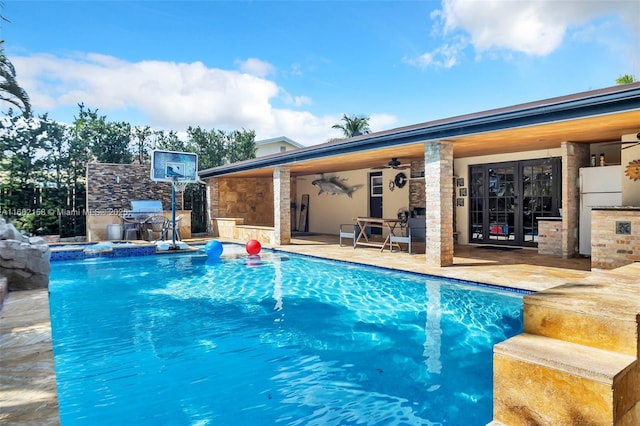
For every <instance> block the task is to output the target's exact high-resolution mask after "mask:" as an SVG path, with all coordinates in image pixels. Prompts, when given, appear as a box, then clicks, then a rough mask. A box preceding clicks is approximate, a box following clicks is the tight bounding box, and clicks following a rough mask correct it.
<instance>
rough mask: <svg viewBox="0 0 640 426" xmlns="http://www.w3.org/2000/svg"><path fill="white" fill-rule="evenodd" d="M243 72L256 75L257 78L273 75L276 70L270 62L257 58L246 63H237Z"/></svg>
mask: <svg viewBox="0 0 640 426" xmlns="http://www.w3.org/2000/svg"><path fill="white" fill-rule="evenodd" d="M236 63H237V64H238V65H239V67H240V70H241V71H242V72H246V73H247V74H251V75H255V76H256V77H266V76H267V75H269V74H273V73H274V72H275V70H276V68H275V67H274V66H273V65H271V64H270V63H268V62H265V61H261V60H260V59H256V58H249V59H247V60H246V61H240V60H238V61H236Z"/></svg>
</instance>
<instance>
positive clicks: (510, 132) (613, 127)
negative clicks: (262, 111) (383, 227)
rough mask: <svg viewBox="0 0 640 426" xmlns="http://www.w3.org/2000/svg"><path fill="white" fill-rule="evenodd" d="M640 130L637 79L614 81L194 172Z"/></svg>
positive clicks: (412, 156)
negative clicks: (429, 145)
mask: <svg viewBox="0 0 640 426" xmlns="http://www.w3.org/2000/svg"><path fill="white" fill-rule="evenodd" d="M639 131H640V83H633V84H627V85H620V86H613V87H609V88H605V89H599V90H592V91H588V92H582V93H576V94H572V95H568V96H562V97H556V98H551V99H546V100H541V101H536V102H530V103H525V104H520V105H515V106H511V107H506V108H500V109H494V110H489V111H484V112H478V113H473V114H467V115H461V116H457V117H452V118H446V119H442V120H435V121H430V122H426V123H420V124H415V125H412V126H406V127H400V128H396V129H391V130H385V131H382V132H376V133H370V134H366V135H361V136H356V137H353V138H348V139H343V140H339V141H335V142H329V143H325V144H319V145H314V146H310V147H306V148H300V149H297V150H293V151H288V152H285V153H279V154H273V155H269V156H265V157H260V158H255V159H251V160H246V161H241V162H237V163H233V164H228V165H224V166H219V167H214V168H211V169H207V170H203V171H201V172H199V174H200V177H201V178H209V177H216V176H230V177H231V176H232V177H268V176H272V174H273V169H274V168H275V167H278V166H288V167H289V168H290V170H291V175H292V176H300V175H309V174H319V173H332V172H339V171H344V170H354V169H364V168H371V167H377V166H381V165H384V164H386V162H387V161H389V159H390V158H392V157H397V158H398V159H400V160H401V161H402V162H403V163H408V162H410V161H412V160H420V159H422V158H423V157H424V146H423V144H424V142H426V141H434V140H438V141H448V142H452V143H453V150H454V156H455V157H456V158H462V157H471V156H477V155H491V154H498V153H513V152H522V151H531V150H538V149H551V148H557V147H559V146H560V144H561V143H562V142H565V141H569V142H581V143H600V142H616V141H617V142H619V141H620V138H621V136H622V135H625V134H632V133H637V132H639Z"/></svg>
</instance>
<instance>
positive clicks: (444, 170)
mask: <svg viewBox="0 0 640 426" xmlns="http://www.w3.org/2000/svg"><path fill="white" fill-rule="evenodd" d="M424 181H425V195H426V200H427V202H426V207H427V222H426V227H427V233H426V248H425V253H426V257H427V264H429V265H432V266H447V265H452V264H453V144H452V143H450V142H426V143H425V144H424Z"/></svg>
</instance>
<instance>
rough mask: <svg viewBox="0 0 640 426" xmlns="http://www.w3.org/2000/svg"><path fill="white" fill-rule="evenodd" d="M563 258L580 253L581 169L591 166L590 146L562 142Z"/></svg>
mask: <svg viewBox="0 0 640 426" xmlns="http://www.w3.org/2000/svg"><path fill="white" fill-rule="evenodd" d="M560 147H561V149H562V257H563V258H565V259H566V258H569V257H574V256H576V255H577V254H578V253H579V249H580V248H579V245H578V244H579V240H578V232H579V229H580V183H579V179H580V167H586V166H588V165H589V145H588V144H584V143H575V142H562V144H561V145H560Z"/></svg>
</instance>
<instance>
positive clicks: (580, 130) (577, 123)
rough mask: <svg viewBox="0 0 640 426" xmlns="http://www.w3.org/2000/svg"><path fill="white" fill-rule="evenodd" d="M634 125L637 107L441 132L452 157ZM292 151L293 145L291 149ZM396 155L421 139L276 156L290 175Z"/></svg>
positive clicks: (596, 139)
mask: <svg viewBox="0 0 640 426" xmlns="http://www.w3.org/2000/svg"><path fill="white" fill-rule="evenodd" d="M639 131H640V111H638V110H635V111H628V112H621V113H616V114H610V115H603V116H595V117H588V118H581V119H575V120H567V121H562V122H554V123H549V124H539V125H534V126H526V127H518V128H510V129H505V130H499V131H491V132H484V133H476V134H468V135H461V136H459V137H453V138H451V137H450V138H447V139H446V141H448V142H451V143H453V155H454V157H455V158H464V157H473V156H480V155H494V154H501V153H515V152H523V151H533V150H540V149H551V148H558V147H560V144H561V143H562V142H578V143H587V144H591V143H601V142H614V141H620V138H621V136H622V135H625V134H633V133H638V132H639ZM291 152H294V151H291ZM394 157H395V158H398V159H399V160H400V161H401V162H402V164H403V165H408V164H409V163H410V162H411V161H419V160H421V159H422V158H423V157H424V144H423V142H422V141H421V142H415V143H408V144H404V145H397V146H391V147H386V148H385V147H378V148H375V149H369V150H366V149H365V150H362V151H359V152H350V153H341V154H336V155H332V154H331V153H330V152H328V153H327V154H325V155H323V156H322V157H320V158H314V159H309V160H302V161H296V160H295V155H291V154H288V155H287V156H283V157H282V166H285V167H288V168H289V169H290V172H291V175H292V176H301V175H310V174H321V173H335V172H341V171H345V170H357V169H368V168H373V167H381V166H384V165H386V164H387V162H388V161H389V160H390V159H391V158H394ZM273 170H274V167H273V166H271V167H264V168H256V169H252V170H244V171H240V172H236V173H229V174H225V175H224V176H225V177H271V176H273Z"/></svg>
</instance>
